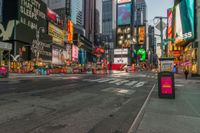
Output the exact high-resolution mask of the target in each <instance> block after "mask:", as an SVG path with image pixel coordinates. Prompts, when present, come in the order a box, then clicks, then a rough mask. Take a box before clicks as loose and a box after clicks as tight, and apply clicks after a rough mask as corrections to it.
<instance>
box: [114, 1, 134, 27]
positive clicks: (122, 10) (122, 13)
mask: <svg viewBox="0 0 200 133" xmlns="http://www.w3.org/2000/svg"><path fill="white" fill-rule="evenodd" d="M131 5H132V4H131V3H128V4H121V5H118V20H117V23H118V25H127V24H130V23H131Z"/></svg>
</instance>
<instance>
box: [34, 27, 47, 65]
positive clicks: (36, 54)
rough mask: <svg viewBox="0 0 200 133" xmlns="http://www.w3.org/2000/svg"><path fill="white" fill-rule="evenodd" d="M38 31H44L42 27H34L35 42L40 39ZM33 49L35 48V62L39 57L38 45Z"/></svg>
mask: <svg viewBox="0 0 200 133" xmlns="http://www.w3.org/2000/svg"><path fill="white" fill-rule="evenodd" d="M40 31H42V33H44V32H45V28H44V27H39V28H38V29H36V40H37V43H38V42H39V40H40ZM35 50H36V52H35V56H36V62H38V58H39V55H40V47H36V49H35Z"/></svg>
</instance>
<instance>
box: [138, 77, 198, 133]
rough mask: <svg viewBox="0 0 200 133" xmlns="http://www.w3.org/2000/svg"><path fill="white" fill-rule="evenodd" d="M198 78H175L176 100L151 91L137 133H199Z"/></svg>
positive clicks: (156, 91) (155, 90)
mask: <svg viewBox="0 0 200 133" xmlns="http://www.w3.org/2000/svg"><path fill="white" fill-rule="evenodd" d="M199 86H200V79H199V78H191V77H190V78H189V80H185V79H184V75H182V76H180V75H176V80H175V89H176V98H175V99H159V98H158V90H157V88H158V87H156V89H154V92H153V94H152V96H151V99H150V101H149V103H148V104H147V106H146V108H145V111H144V116H143V118H142V120H141V123H140V125H139V127H138V129H137V132H136V133H200V87H199Z"/></svg>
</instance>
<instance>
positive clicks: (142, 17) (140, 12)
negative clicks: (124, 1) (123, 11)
mask: <svg viewBox="0 0 200 133" xmlns="http://www.w3.org/2000/svg"><path fill="white" fill-rule="evenodd" d="M135 7H136V12H135V14H136V15H135V17H136V18H135V24H137V25H144V24H145V22H146V20H147V5H146V2H145V0H136V4H135Z"/></svg>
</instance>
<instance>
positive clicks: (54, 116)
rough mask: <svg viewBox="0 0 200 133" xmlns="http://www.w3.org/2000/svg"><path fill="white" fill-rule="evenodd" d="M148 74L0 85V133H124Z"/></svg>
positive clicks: (148, 83) (146, 88) (150, 81)
mask: <svg viewBox="0 0 200 133" xmlns="http://www.w3.org/2000/svg"><path fill="white" fill-rule="evenodd" d="M156 81H157V80H156V75H155V74H153V73H144V72H143V73H137V74H130V73H129V74H128V73H121V74H112V75H102V76H101V75H66V76H55V77H48V78H34V77H32V78H30V77H29V78H18V79H12V80H9V81H0V133H127V132H128V130H129V128H130V127H131V125H132V123H133V121H134V119H135V117H136V116H137V114H138V112H139V111H140V109H141V107H142V105H143V103H144V101H145V100H146V98H147V96H148V94H149V92H150V90H151V89H152V87H153V86H154V84H155V83H156Z"/></svg>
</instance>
